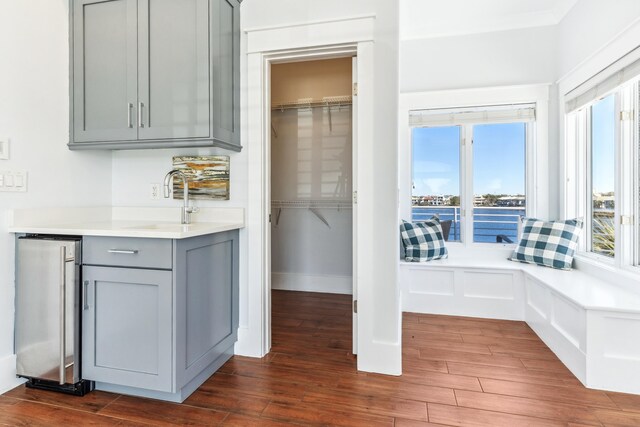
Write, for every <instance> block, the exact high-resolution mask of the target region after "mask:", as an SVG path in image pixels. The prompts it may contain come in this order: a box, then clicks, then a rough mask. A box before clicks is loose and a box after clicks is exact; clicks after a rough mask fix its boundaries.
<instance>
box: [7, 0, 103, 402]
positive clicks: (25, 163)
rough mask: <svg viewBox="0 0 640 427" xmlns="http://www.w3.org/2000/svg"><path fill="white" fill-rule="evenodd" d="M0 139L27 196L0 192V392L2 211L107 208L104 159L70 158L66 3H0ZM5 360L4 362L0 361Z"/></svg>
mask: <svg viewBox="0 0 640 427" xmlns="http://www.w3.org/2000/svg"><path fill="white" fill-rule="evenodd" d="M0 57H1V58H2V60H1V63H2V66H0V135H1V136H6V137H9V138H10V139H11V157H10V159H9V160H0V170H11V169H24V170H26V171H28V173H29V183H28V192H26V193H0V219H1V220H2V221H0V392H2V391H3V390H5V389H6V388H7V387H11V386H12V385H13V384H15V378H14V376H15V363H14V362H13V357H12V355H13V353H14V349H13V332H14V327H13V318H14V290H15V288H14V239H13V235H11V234H8V233H7V211H8V210H9V209H14V208H26V207H48V206H98V205H109V204H110V203H111V154H110V153H108V152H104V153H103V152H93V153H78V152H71V151H69V150H68V149H67V147H66V144H67V142H68V141H69V92H68V90H69V83H68V82H69V80H68V79H69V41H68V3H67V0H33V1H29V2H22V1H13V0H0ZM4 361H7V363H4Z"/></svg>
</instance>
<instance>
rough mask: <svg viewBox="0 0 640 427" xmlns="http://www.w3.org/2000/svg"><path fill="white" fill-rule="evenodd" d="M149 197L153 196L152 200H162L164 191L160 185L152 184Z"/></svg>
mask: <svg viewBox="0 0 640 427" xmlns="http://www.w3.org/2000/svg"><path fill="white" fill-rule="evenodd" d="M149 195H150V196H151V200H160V199H161V198H162V190H161V189H160V184H158V183H153V184H151V192H150V194H149Z"/></svg>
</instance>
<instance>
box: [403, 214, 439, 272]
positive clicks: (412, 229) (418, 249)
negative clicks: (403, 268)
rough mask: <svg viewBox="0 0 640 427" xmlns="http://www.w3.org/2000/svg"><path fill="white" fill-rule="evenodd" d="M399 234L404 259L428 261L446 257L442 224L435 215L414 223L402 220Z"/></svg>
mask: <svg viewBox="0 0 640 427" xmlns="http://www.w3.org/2000/svg"><path fill="white" fill-rule="evenodd" d="M400 235H401V236H402V242H403V243H404V256H405V258H404V259H405V260H406V261H430V260H432V259H440V258H447V248H446V247H445V246H444V238H443V237H442V226H441V225H440V219H438V218H437V217H433V218H431V219H430V220H428V221H422V222H417V223H415V224H412V223H410V222H407V221H402V224H400Z"/></svg>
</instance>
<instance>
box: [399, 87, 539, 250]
mask: <svg viewBox="0 0 640 427" xmlns="http://www.w3.org/2000/svg"><path fill="white" fill-rule="evenodd" d="M506 104H535V108H536V122H535V126H527V129H528V132H531V134H527V140H528V141H533V142H534V143H532V144H527V147H526V150H527V151H526V154H525V157H526V166H525V170H526V177H525V185H526V194H527V215H528V216H534V217H537V218H542V219H547V218H549V190H548V189H549V173H550V170H549V161H548V153H549V138H548V136H549V85H546V84H541V85H526V86H504V87H493V88H479V89H461V90H448V91H433V92H412V93H401V94H400V98H399V120H398V123H399V126H398V129H399V130H398V141H399V144H398V161H399V168H398V174H399V176H398V183H399V186H400V188H399V201H400V206H399V210H400V218H402V219H410V218H411V186H412V167H411V165H412V159H411V129H412V128H411V127H410V126H409V112H410V111H415V110H428V109H440V108H466V107H477V106H479V105H482V106H492V105H506ZM463 137H467V135H463ZM469 145H470V144H467V145H465V147H466V146H469ZM467 157H468V156H467ZM538 159H543V160H542V161H539V160H538ZM463 167H466V165H465V164H461V168H463ZM467 175H469V174H467ZM470 179H473V178H472V177H470V176H467V180H470ZM470 184H471V183H470V182H468V183H467V188H472V187H470V186H469V185H470ZM466 198H467V199H468V200H465V201H464V202H465V206H464V207H463V208H464V209H467V207H468V206H472V204H473V195H472V194H471V195H468V194H467V195H466ZM461 202H462V200H461ZM470 227H472V225H471V224H465V225H463V230H464V231H465V232H466V233H465V234H466V235H467V236H468V235H469V233H470V231H469V230H471V228H470ZM467 228H469V229H467ZM447 244H448V245H450V246H459V247H482V248H485V249H486V248H490V247H493V248H503V247H512V246H513V245H511V244H499V243H496V244H491V245H488V244H486V243H474V242H473V241H472V239H464V241H463V242H461V243H458V242H448V243H447Z"/></svg>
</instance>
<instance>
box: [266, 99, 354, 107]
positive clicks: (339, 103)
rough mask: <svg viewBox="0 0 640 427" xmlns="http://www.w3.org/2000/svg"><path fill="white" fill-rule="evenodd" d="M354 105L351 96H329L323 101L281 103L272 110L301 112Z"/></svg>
mask: <svg viewBox="0 0 640 427" xmlns="http://www.w3.org/2000/svg"><path fill="white" fill-rule="evenodd" d="M352 103H353V98H352V97H351V96H327V97H324V98H322V99H313V98H301V99H298V100H297V101H288V102H281V103H277V104H272V105H271V110H279V111H284V110H299V109H303V108H315V107H343V106H350V105H351V104H352Z"/></svg>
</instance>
